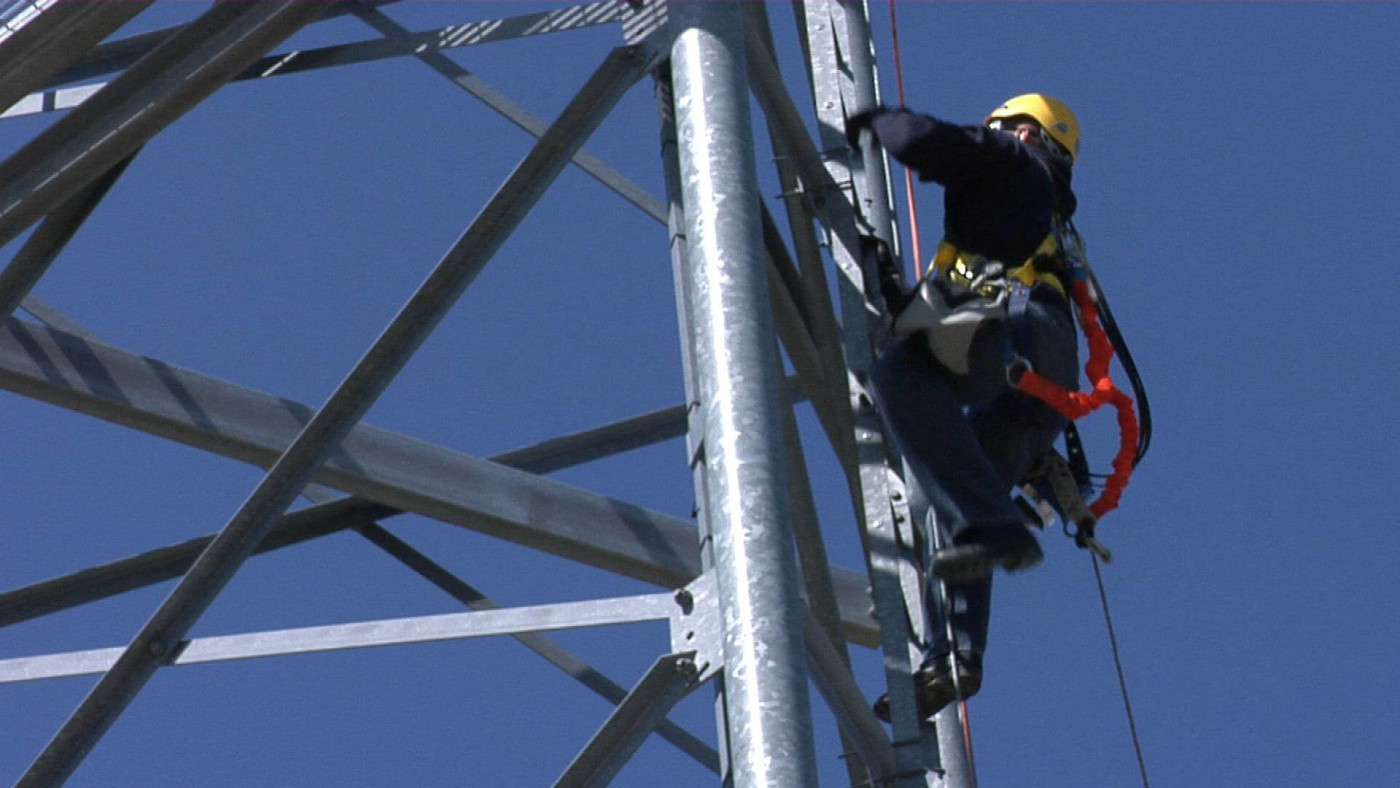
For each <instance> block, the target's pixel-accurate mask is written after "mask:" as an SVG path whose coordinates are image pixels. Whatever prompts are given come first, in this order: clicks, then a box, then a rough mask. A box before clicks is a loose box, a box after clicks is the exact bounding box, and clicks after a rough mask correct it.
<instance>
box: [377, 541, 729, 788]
mask: <svg viewBox="0 0 1400 788" xmlns="http://www.w3.org/2000/svg"><path fill="white" fill-rule="evenodd" d="M357 530H359V532H360V533H361V534H362V535H363V536H364V537H365V538H366V539H368V540H369V541H370V542H372V543H374V544H375V545H376V546H378V547H379V548H380V549H382V550H384V551H385V552H386V553H388V554H389V555H391V556H393V557H394V558H396V559H398V560H399V561H400V562H402V563H403V564H404V565H405V566H407V567H408V568H410V569H412V570H413V571H414V572H417V573H418V574H419V575H421V576H422V577H423V578H424V579H425V580H427V581H428V582H430V583H432V584H433V585H435V586H437V587H438V588H440V589H442V590H443V591H445V592H447V593H448V594H449V595H451V596H452V598H453V599H456V600H457V601H458V602H461V603H462V604H464V605H466V606H467V607H469V608H471V609H472V610H499V609H500V606H499V605H497V604H496V603H495V602H492V601H491V600H490V599H488V598H487V597H486V596H485V595H484V594H482V593H481V592H480V591H478V590H476V589H475V588H473V587H472V586H471V585H469V584H468V583H466V582H465V581H463V580H462V579H461V578H458V577H457V576H456V575H453V574H452V573H451V572H449V571H447V569H446V568H445V567H443V566H442V565H440V564H438V563H437V562H436V561H433V560H432V559H431V558H428V557H427V556H426V555H423V554H422V553H421V552H419V551H418V550H416V549H414V548H413V546H412V545H409V544H408V543H407V542H405V541H403V540H402V539H400V538H398V537H397V536H394V535H393V534H392V533H390V532H389V531H388V530H386V529H384V528H383V527H381V526H379V525H375V524H369V525H364V526H360V527H358V529H357ZM511 637H513V638H514V639H515V640H516V641H518V642H519V643H520V644H521V645H523V646H525V647H526V648H528V649H530V650H531V651H533V652H535V653H536V654H538V655H539V656H540V657H542V658H544V660H545V661H547V662H549V663H550V664H551V665H553V666H555V667H556V668H559V669H560V670H562V671H564V672H565V673H567V674H569V675H570V676H572V677H573V678H575V679H577V680H578V682H579V683H580V684H583V685H584V686H585V687H587V688H589V689H591V690H593V691H594V692H595V693H597V694H598V695H601V696H602V697H603V698H605V699H606V700H608V701H609V702H611V703H612V704H614V705H617V704H620V703H622V702H623V701H624V700H626V698H627V690H625V689H623V687H622V686H621V685H619V684H617V683H616V682H614V681H613V680H612V679H610V678H608V677H607V676H605V675H603V674H602V673H600V672H598V671H597V670H596V669H594V668H593V667H591V666H590V665H588V664H587V663H586V662H584V661H583V660H581V659H579V658H578V657H576V656H574V655H573V654H571V653H569V652H568V651H567V650H565V649H564V648H563V647H562V646H560V645H559V644H558V643H556V642H554V641H553V640H550V639H549V638H548V637H546V636H544V635H542V634H540V633H538V632H515V633H512V635H511ZM656 734H657V735H658V736H660V737H661V738H663V739H666V740H667V741H669V742H671V743H672V744H674V745H675V746H676V747H677V748H678V749H680V750H681V752H684V753H685V754H686V755H689V756H690V757H691V758H694V759H695V760H696V761H697V762H698V763H700V764H701V765H702V766H704V767H705V768H707V769H709V770H710V771H712V772H715V773H716V774H718V773H719V753H717V752H715V750H714V748H712V747H710V746H709V745H707V744H705V743H704V742H703V741H700V740H699V739H698V738H696V737H695V736H693V735H691V733H690V732H689V731H687V730H685V729H684V728H682V727H681V726H679V725H677V724H675V723H674V722H671V721H670V720H666V719H662V720H660V721H659V722H657V724H656Z"/></svg>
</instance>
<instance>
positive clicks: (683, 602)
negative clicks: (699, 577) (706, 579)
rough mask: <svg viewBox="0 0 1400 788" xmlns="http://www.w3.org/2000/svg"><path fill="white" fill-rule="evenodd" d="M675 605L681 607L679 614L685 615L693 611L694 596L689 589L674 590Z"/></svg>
mask: <svg viewBox="0 0 1400 788" xmlns="http://www.w3.org/2000/svg"><path fill="white" fill-rule="evenodd" d="M676 604H678V605H680V606H681V612H683V613H686V614H687V615H688V614H689V613H690V611H692V610H694V609H695V595H694V594H692V593H690V590H689V589H685V588H680V589H677V590H676Z"/></svg>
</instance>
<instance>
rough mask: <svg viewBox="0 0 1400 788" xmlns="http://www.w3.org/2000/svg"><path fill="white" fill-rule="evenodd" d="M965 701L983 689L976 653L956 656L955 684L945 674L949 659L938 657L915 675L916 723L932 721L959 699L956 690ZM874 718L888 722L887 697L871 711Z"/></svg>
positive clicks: (960, 652) (979, 664)
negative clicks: (917, 714)
mask: <svg viewBox="0 0 1400 788" xmlns="http://www.w3.org/2000/svg"><path fill="white" fill-rule="evenodd" d="M959 689H961V690H962V697H963V698H964V699H967V698H970V697H972V696H973V695H976V694H977V691H978V690H980V689H982V655H981V654H978V653H977V652H975V651H959V652H958V680H957V682H954V681H953V676H952V674H951V673H950V672H949V671H948V655H947V654H939V655H938V656H936V657H932V658H930V659H927V660H925V661H924V664H923V666H922V667H920V668H919V669H918V670H917V671H915V672H914V699H915V700H916V701H918V704H919V719H921V720H925V721H927V720H931V719H933V717H934V715H936V714H938V712H940V711H942V710H943V708H944V707H945V706H947V705H948V704H949V703H952V702H953V701H955V700H957V699H958V690H959ZM872 710H873V711H874V712H875V716H876V717H878V718H879V719H881V720H882V721H884V722H889V721H890V696H889V694H888V693H886V694H884V695H881V696H880V697H879V698H878V699H877V700H876V701H875V706H874V708H873V709H872Z"/></svg>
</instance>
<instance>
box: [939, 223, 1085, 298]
mask: <svg viewBox="0 0 1400 788" xmlns="http://www.w3.org/2000/svg"><path fill="white" fill-rule="evenodd" d="M1059 256H1060V242H1059V239H1058V237H1056V235H1055V233H1053V232H1052V233H1050V234H1049V235H1047V236H1045V240H1043V241H1041V242H1040V246H1039V247H1037V248H1036V250H1035V254H1032V255H1031V256H1030V257H1029V258H1027V259H1026V261H1025V262H1024V263H1021V264H1020V265H1018V266H1016V267H1015V268H1012V269H1010V270H1008V271H1007V272H1006V276H1007V278H1008V279H1012V280H1015V281H1018V282H1020V283H1021V284H1023V285H1025V286H1026V287H1034V286H1035V285H1037V284H1044V285H1046V286H1048V287H1050V288H1051V289H1053V290H1054V291H1055V292H1057V293H1059V294H1060V295H1061V296H1065V297H1067V296H1068V294H1067V293H1066V292H1065V285H1064V283H1063V282H1061V281H1060V277H1058V276H1056V275H1055V274H1054V273H1052V272H1050V271H1044V270H1041V267H1040V266H1039V264H1038V263H1039V261H1042V260H1043V261H1052V260H1057V259H1058V258H1059ZM987 262H988V261H987V258H986V257H984V256H982V255H980V254H975V253H972V252H966V251H963V250H961V249H959V248H958V247H956V246H954V245H953V244H951V243H949V242H948V241H947V240H946V239H945V240H942V241H939V243H938V251H937V252H936V253H935V254H934V256H933V260H932V261H931V262H930V263H929V266H928V272H927V273H928V275H929V276H933V275H934V274H935V273H937V274H941V275H943V276H946V277H948V278H949V279H950V280H952V281H954V282H958V283H959V284H964V285H966V284H968V283H969V282H971V281H972V279H973V277H975V276H976V273H977V272H978V271H980V270H982V267H983V266H984V265H986V263H987Z"/></svg>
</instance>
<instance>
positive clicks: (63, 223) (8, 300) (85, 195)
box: [0, 152, 136, 317]
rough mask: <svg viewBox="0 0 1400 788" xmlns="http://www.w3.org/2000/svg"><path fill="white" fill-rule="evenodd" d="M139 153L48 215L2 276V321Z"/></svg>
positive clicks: (34, 283)
mask: <svg viewBox="0 0 1400 788" xmlns="http://www.w3.org/2000/svg"><path fill="white" fill-rule="evenodd" d="M135 156H136V153H135V152H133V153H132V154H131V155H130V156H127V157H126V158H125V159H122V160H121V161H120V162H117V164H116V166H114V167H113V168H112V169H110V170H108V171H107V172H105V173H103V174H102V175H100V176H98V178H97V180H95V181H93V182H92V183H90V184H88V185H87V186H84V187H83V188H82V189H80V190H79V191H78V193H77V194H74V195H73V196H72V197H70V198H69V199H68V200H67V201H66V202H64V203H63V204H62V205H60V206H59V207H58V209H57V210H55V211H54V212H53V213H51V214H49V215H48V216H47V217H46V218H45V219H44V221H43V222H42V223H41V224H40V225H39V229H38V230H36V231H34V234H33V235H30V236H29V238H28V239H27V240H26V241H25V242H24V246H22V247H20V250H19V251H18V252H17V253H15V256H14V259H12V260H11V261H10V264H9V265H8V266H6V267H5V270H4V271H3V272H0V317H9V316H10V315H12V314H14V311H15V309H17V308H18V307H19V305H20V304H21V303H22V302H23V301H24V299H25V298H26V297H27V296H28V295H29V291H30V290H31V289H33V287H34V285H36V284H38V282H39V279H40V277H42V276H43V275H44V272H45V271H47V270H49V266H50V265H51V264H52V263H53V261H54V258H56V257H58V253H59V252H61V251H63V247H65V246H67V245H68V242H69V241H70V240H72V239H73V236H74V235H76V234H77V232H78V229H79V228H80V227H82V226H83V222H85V221H87V218H88V216H90V215H91V214H92V212H93V210H94V209H96V208H97V204H98V203H100V202H102V198H103V197H106V196H107V192H108V191H109V190H110V189H111V188H112V185H113V184H115V183H116V182H117V179H118V178H120V177H121V175H122V173H123V172H125V171H126V168H127V165H129V164H131V160H132V159H133V158H135Z"/></svg>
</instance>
